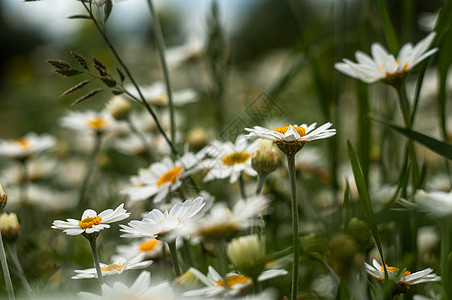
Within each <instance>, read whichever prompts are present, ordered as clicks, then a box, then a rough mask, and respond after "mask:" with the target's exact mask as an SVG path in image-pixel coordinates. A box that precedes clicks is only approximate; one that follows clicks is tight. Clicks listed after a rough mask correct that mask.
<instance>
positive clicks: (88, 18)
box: [67, 14, 91, 20]
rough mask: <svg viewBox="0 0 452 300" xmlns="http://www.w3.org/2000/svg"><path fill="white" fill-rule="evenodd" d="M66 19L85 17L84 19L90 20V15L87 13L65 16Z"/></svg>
mask: <svg viewBox="0 0 452 300" xmlns="http://www.w3.org/2000/svg"><path fill="white" fill-rule="evenodd" d="M67 18H68V19H86V20H91V17H90V16H89V15H82V14H80V15H72V16H69V17H67Z"/></svg>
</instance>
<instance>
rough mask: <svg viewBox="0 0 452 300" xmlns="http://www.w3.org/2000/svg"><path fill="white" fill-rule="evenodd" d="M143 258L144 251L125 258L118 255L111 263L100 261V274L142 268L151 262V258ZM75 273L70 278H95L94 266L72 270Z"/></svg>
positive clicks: (113, 273)
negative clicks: (145, 259) (146, 259)
mask: <svg viewBox="0 0 452 300" xmlns="http://www.w3.org/2000/svg"><path fill="white" fill-rule="evenodd" d="M144 258H145V254H144V253H140V254H138V255H137V256H135V257H133V258H131V259H126V258H124V257H118V258H116V259H115V260H114V262H113V263H111V264H108V265H106V264H103V263H100V270H101V271H102V276H110V275H116V274H122V273H123V272H124V271H126V270H134V269H144V268H147V267H149V266H150V265H151V264H152V260H148V261H143V259H144ZM74 272H75V273H77V275H75V276H73V277H72V279H85V278H97V273H96V268H90V269H86V270H74Z"/></svg>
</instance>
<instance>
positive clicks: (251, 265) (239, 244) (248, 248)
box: [226, 234, 265, 278]
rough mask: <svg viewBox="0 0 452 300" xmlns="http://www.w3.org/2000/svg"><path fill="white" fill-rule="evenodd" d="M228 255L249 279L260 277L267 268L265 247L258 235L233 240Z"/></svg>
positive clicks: (228, 248) (229, 245)
mask: <svg viewBox="0 0 452 300" xmlns="http://www.w3.org/2000/svg"><path fill="white" fill-rule="evenodd" d="M226 253H227V255H228V257H229V259H230V260H231V262H232V263H233V264H234V266H235V267H236V268H237V270H238V271H239V272H240V273H241V274H243V275H246V276H248V277H251V278H257V277H259V275H260V274H261V273H262V271H263V270H264V268H265V245H264V242H263V241H262V240H261V239H260V238H259V237H258V236H257V235H256V234H253V235H248V236H242V237H239V238H236V239H233V240H232V241H231V242H230V243H229V244H228V247H227V249H226Z"/></svg>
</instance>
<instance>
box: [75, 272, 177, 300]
mask: <svg viewBox="0 0 452 300" xmlns="http://www.w3.org/2000/svg"><path fill="white" fill-rule="evenodd" d="M150 281H151V273H149V272H141V274H140V275H139V276H138V277H137V279H136V280H135V282H134V283H133V284H132V286H130V287H128V286H126V285H125V284H123V283H122V282H119V281H117V282H115V283H114V284H113V286H110V285H108V284H103V285H102V295H101V296H99V295H96V294H92V293H85V292H80V293H78V295H79V297H80V298H82V299H87V300H91V299H92V300H124V299H143V300H144V299H162V300H172V299H176V296H175V295H174V292H173V290H172V288H171V286H170V284H169V282H168V281H164V282H162V283H159V284H157V285H154V286H153V285H151V284H150Z"/></svg>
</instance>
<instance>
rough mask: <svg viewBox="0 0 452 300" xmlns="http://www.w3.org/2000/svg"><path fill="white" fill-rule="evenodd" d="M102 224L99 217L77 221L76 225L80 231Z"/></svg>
mask: <svg viewBox="0 0 452 300" xmlns="http://www.w3.org/2000/svg"><path fill="white" fill-rule="evenodd" d="M100 222H102V218H101V217H99V216H96V217H87V218H85V219H83V220H80V221H78V225H79V226H80V228H81V229H86V228H91V227H93V226H94V225H99V224H100Z"/></svg>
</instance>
